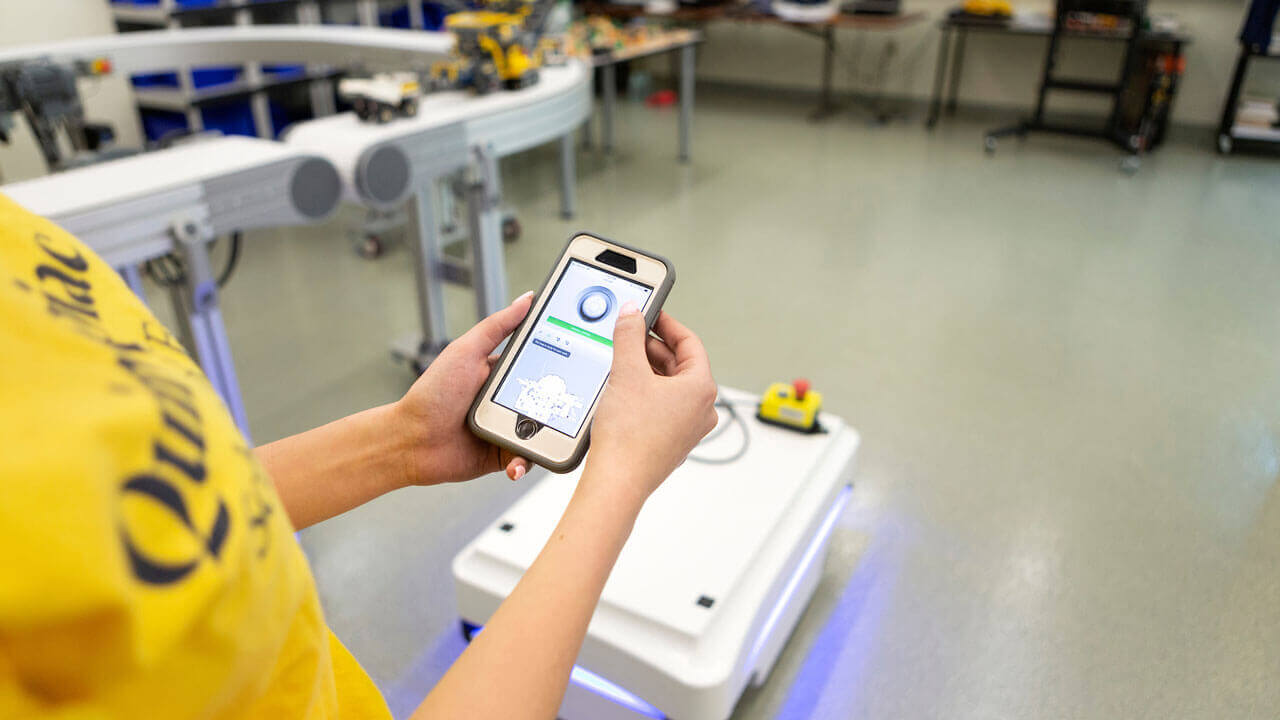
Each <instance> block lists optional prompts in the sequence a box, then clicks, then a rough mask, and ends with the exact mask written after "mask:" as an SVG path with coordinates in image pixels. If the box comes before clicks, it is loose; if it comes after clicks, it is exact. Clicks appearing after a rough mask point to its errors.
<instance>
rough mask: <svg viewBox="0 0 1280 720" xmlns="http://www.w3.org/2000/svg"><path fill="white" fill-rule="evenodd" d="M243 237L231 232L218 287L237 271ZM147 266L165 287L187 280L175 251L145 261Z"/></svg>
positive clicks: (148, 270)
mask: <svg viewBox="0 0 1280 720" xmlns="http://www.w3.org/2000/svg"><path fill="white" fill-rule="evenodd" d="M241 239H242V238H241V234H240V233H239V232H233V233H231V247H230V249H228V250H227V262H226V264H225V265H223V266H222V272H220V273H218V277H217V282H218V287H223V286H224V285H226V284H227V281H228V280H230V279H231V275H232V274H233V273H235V271H236V267H238V266H239V264H240V241H241ZM214 242H215V243H216V242H217V241H216V240H215V241H214ZM145 267H146V269H147V274H149V275H150V276H151V278H152V279H153V280H155V281H156V282H157V283H158V284H160V285H161V286H163V287H174V286H177V285H182V284H183V283H185V282H186V281H187V272H186V269H185V268H184V267H183V266H182V260H181V259H180V258H179V257H178V256H177V255H174V254H173V253H169V254H168V255H161V256H160V257H158V258H153V259H151V260H148V261H147V262H146V263H145Z"/></svg>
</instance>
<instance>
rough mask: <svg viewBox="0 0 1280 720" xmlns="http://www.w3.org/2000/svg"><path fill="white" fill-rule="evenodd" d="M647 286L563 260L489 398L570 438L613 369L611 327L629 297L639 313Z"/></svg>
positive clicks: (582, 263)
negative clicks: (514, 353)
mask: <svg viewBox="0 0 1280 720" xmlns="http://www.w3.org/2000/svg"><path fill="white" fill-rule="evenodd" d="M652 292H653V288H651V287H649V286H648V285H643V284H641V283H638V282H635V281H633V280H629V279H627V278H624V277H621V276H619V275H615V274H613V273H611V272H609V271H607V270H602V269H600V268H597V267H595V266H593V265H588V264H586V263H584V262H580V261H578V260H572V259H571V260H569V264H568V265H567V266H565V269H564V272H563V273H561V274H560V277H559V279H558V280H556V284H555V287H554V288H552V290H551V297H550V298H549V299H548V300H547V302H546V303H544V304H543V306H542V311H541V312H540V313H539V314H538V317H537V319H536V320H535V321H534V323H533V329H532V330H531V331H530V332H529V334H528V335H526V336H525V340H524V344H523V345H522V346H520V348H519V349H518V350H516V356H515V359H514V360H513V361H512V362H511V365H510V366H509V367H508V369H507V374H506V376H505V377H503V378H502V382H500V383H498V389H497V390H495V391H494V393H493V401H494V402H496V403H498V404H499V405H501V406H503V407H505V408H507V409H508V410H514V411H516V412H518V413H520V414H522V415H524V416H526V417H530V418H533V419H534V420H537V421H538V422H540V423H542V424H543V425H545V426H547V427H549V428H551V429H553V430H556V431H557V432H561V433H564V434H565V435H568V436H569V437H577V436H578V433H580V432H582V424H583V421H584V420H585V419H586V415H587V411H588V410H590V409H591V406H592V404H594V403H595V401H596V396H598V395H599V394H600V390H601V389H603V388H604V381H605V379H606V378H607V377H608V376H609V367H610V366H611V365H612V364H613V325H614V321H616V320H617V318H618V309H619V308H621V307H622V305H623V303H625V302H627V301H628V300H630V301H631V302H634V303H635V304H636V307H639V308H643V307H644V304H645V301H646V300H648V299H649V295H650V294H651V293H652Z"/></svg>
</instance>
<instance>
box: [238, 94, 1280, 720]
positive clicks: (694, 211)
mask: <svg viewBox="0 0 1280 720" xmlns="http://www.w3.org/2000/svg"><path fill="white" fill-rule="evenodd" d="M807 110H808V107H806V106H805V104H804V103H803V102H797V101H795V100H793V99H786V98H773V99H770V98H766V97H760V96H744V95H735V94H728V93H704V94H703V97H700V98H699V106H698V109H697V115H696V131H695V148H694V151H695V159H694V162H693V164H691V165H688V166H683V165H679V164H677V163H676V162H675V161H674V156H675V117H674V113H673V112H668V111H654V110H650V109H646V108H644V107H642V106H639V105H631V104H625V103H624V106H623V108H622V109H621V111H620V115H619V125H618V150H617V152H616V154H615V155H614V156H613V157H612V158H605V157H603V156H602V155H601V154H600V153H599V151H598V150H597V151H594V152H583V153H582V154H580V156H579V180H580V184H579V188H578V191H579V205H580V214H579V216H578V218H577V219H575V220H573V221H571V222H566V221H562V220H560V219H559V218H558V212H557V210H558V207H559V205H558V203H559V197H558V190H557V185H556V177H557V176H556V157H557V156H556V148H555V147H554V146H549V147H546V148H542V149H539V150H535V151H533V152H530V153H527V154H525V155H523V156H520V157H516V158H512V159H510V160H508V161H506V162H505V163H504V171H505V179H506V190H507V194H508V200H509V202H510V204H511V205H512V206H513V207H514V208H515V209H516V210H518V212H519V216H520V220H521V222H522V223H523V225H524V236H523V238H522V239H521V240H520V241H519V242H517V243H515V244H513V245H510V246H509V247H508V249H507V263H508V274H509V277H510V290H511V294H512V295H513V296H514V295H516V294H518V293H519V292H521V291H523V290H526V289H532V288H535V287H536V286H537V284H538V283H539V282H540V281H541V280H542V278H543V277H544V276H545V272H546V269H547V267H548V266H549V264H550V263H551V261H552V260H553V259H554V257H555V255H556V253H557V252H558V250H559V249H560V247H561V245H562V244H563V242H564V240H565V238H566V237H567V235H568V234H569V233H570V232H571V231H572V230H574V229H578V228H582V229H591V230H595V231H597V232H599V233H601V234H604V235H606V236H610V237H614V238H617V239H619V240H623V241H627V242H630V243H635V244H638V245H641V246H644V247H647V248H651V249H653V250H654V251H657V252H660V253H662V254H664V255H666V256H668V257H670V258H671V259H672V260H674V262H675V264H676V267H677V269H678V273H679V281H678V282H677V284H676V287H675V290H674V292H673V294H672V296H671V299H670V302H669V304H668V309H669V310H670V311H672V312H673V313H674V314H676V315H677V316H679V317H680V318H681V319H682V320H683V321H684V322H686V323H687V324H688V325H690V326H691V327H693V328H694V329H695V330H697V331H698V332H699V333H700V334H701V335H702V337H703V338H704V340H705V341H706V344H707V347H708V349H709V351H710V353H711V357H712V361H713V365H714V367H715V370H716V376H717V379H718V380H720V381H721V382H722V383H724V384H727V385H733V386H737V387H742V388H748V389H754V390H758V389H762V388H763V387H764V386H765V385H766V384H767V383H768V382H770V381H772V380H778V379H787V378H790V377H792V376H795V375H805V376H807V377H809V378H810V379H812V381H813V382H814V384H815V386H816V387H817V388H819V389H821V390H823V391H824V392H825V393H826V397H827V406H828V409H829V410H830V411H831V412H834V413H838V414H840V415H842V416H844V417H845V418H847V419H848V420H850V421H851V422H852V423H853V424H854V425H855V426H856V427H857V428H858V429H859V430H860V431H861V432H862V435H863V445H862V450H861V453H860V456H859V459H858V464H859V472H858V474H857V476H856V485H855V492H854V496H853V501H852V503H851V505H850V507H849V509H848V510H847V512H846V514H845V515H844V517H843V518H842V519H841V522H840V523H839V524H838V526H837V528H836V531H835V534H834V536H833V545H832V551H831V554H830V556H829V558H828V560H827V564H826V570H825V576H824V579H823V581H822V584H821V585H820V587H819V589H818V594H817V596H816V598H815V600H814V602H813V604H812V605H811V606H810V608H809V610H808V612H807V613H806V615H805V617H804V618H803V620H802V623H801V625H800V628H799V630H798V631H797V633H796V634H795V636H793V638H792V640H791V642H790V644H789V645H788V647H787V649H786V651H785V652H784V655H783V658H782V660H781V662H780V664H779V665H778V666H777V668H776V669H775V671H774V673H773V675H772V677H771V678H770V680H769V681H768V683H767V684H766V685H765V686H764V687H763V688H761V689H759V690H753V691H750V692H749V693H748V694H747V696H746V697H745V699H744V700H743V702H742V703H741V704H740V706H739V708H738V710H737V713H736V714H735V718H773V717H785V718H809V717H812V718H830V719H832V720H836V719H841V720H843V719H845V718H863V717H866V718H888V717H893V718H924V717H948V718H975V719H977V718H983V719H986V718H998V717H1010V718H1014V717H1017V718H1027V717H1046V718H1048V717H1053V718H1059V717H1072V718H1099V719H1102V718H1107V719H1110V718H1121V717H1126V718H1127V717H1159V718H1224V717H1231V718H1274V717H1277V716H1280V681H1278V678H1280V491H1278V490H1277V485H1276V479H1277V472H1280V456H1278V451H1277V442H1278V438H1280V280H1278V278H1280V202H1277V198H1278V197H1280V193H1278V191H1280V164H1277V163H1276V162H1275V161H1274V160H1272V159H1266V158H1248V157H1233V158H1229V159H1221V158H1219V157H1217V156H1215V155H1214V154H1213V153H1212V151H1211V149H1210V148H1209V146H1208V144H1207V142H1205V143H1201V144H1196V143H1192V142H1183V143H1178V142H1174V143H1173V144H1171V145H1170V146H1169V147H1167V148H1165V149H1163V150H1161V151H1160V152H1159V153H1158V154H1156V155H1155V156H1153V157H1151V158H1149V159H1148V161H1147V163H1146V165H1145V167H1144V168H1143V169H1142V171H1141V172H1140V173H1139V174H1138V175H1137V176H1134V177H1128V176H1125V175H1123V174H1122V173H1120V172H1119V171H1118V169H1117V166H1118V161H1119V157H1118V155H1117V154H1116V153H1115V151H1114V150H1112V149H1111V148H1109V147H1107V146H1104V145H1102V144H1098V143H1093V142H1088V141H1077V140H1066V139H1051V138H1039V137H1037V138H1034V139H1032V140H1030V141H1028V142H1027V143H1025V144H1024V145H1022V146H1018V145H1017V144H1016V143H1006V144H1005V145H1004V146H1003V147H1002V148H1001V151H1000V153H999V154H998V155H997V156H996V157H994V158H988V157H984V155H983V154H982V152H981V149H980V144H979V143H980V133H981V129H982V128H983V127H986V126H990V125H995V124H999V122H997V120H996V119H990V118H988V119H986V120H984V121H976V120H967V121H966V120H964V119H961V120H957V121H954V122H951V123H949V124H944V125H943V126H942V127H941V128H939V130H938V132H936V133H934V134H927V133H925V132H924V131H923V130H922V129H921V127H920V125H919V124H918V123H916V122H913V123H912V124H910V125H907V124H896V125H893V126H890V127H886V128H872V127H868V126H867V125H866V124H865V123H864V121H863V120H862V119H860V118H857V117H854V116H844V117H839V118H836V119H834V120H831V121H829V122H827V123H825V124H822V125H813V124H810V123H808V122H806V120H805V119H804V117H805V113H806V112H807ZM357 217H358V213H357V212H355V211H350V212H344V213H343V214H342V215H341V216H340V217H339V218H338V219H336V220H335V221H333V222H331V223H330V224H328V225H326V226H323V227H320V228H308V229H296V230H288V231H279V232H272V233H259V234H255V235H253V236H251V237H250V241H251V242H250V244H249V245H248V246H247V247H246V250H245V253H244V258H243V266H242V268H241V271H240V273H239V274H238V275H237V276H236V277H235V279H234V280H233V282H232V284H231V286H230V287H229V288H228V291H227V293H226V296H225V311H226V320H227V324H228V326H229V329H230V333H231V336H232V337H231V340H232V344H233V348H234V352H235V357H236V362H237V367H238V369H239V373H240V378H241V382H242V384H243V389H244V394H245V397H246V404H247V407H248V412H249V416H250V419H251V424H252V426H253V431H254V435H255V439H256V440H257V441H259V442H264V441H268V440H271V439H274V438H277V437H280V436H282V435H285V434H288V433H292V432H296V431H299V430H302V429H305V428H308V427H311V426H314V425H316V424H319V423H322V422H324V421H327V420H330V419H333V418H335V417H338V416H340V415H342V414H344V413H348V412H352V411H355V410H359V409H362V408H365V407H368V406H370V405H373V404H377V403H382V402H387V401H390V400H392V399H394V398H395V397H397V396H398V395H399V394H400V393H402V392H403V391H404V390H405V389H406V388H407V387H408V384H409V382H410V379H411V378H410V375H409V373H408V371H407V370H406V369H404V368H402V367H400V366H397V365H395V364H393V363H392V362H391V360H390V359H389V355H388V350H387V347H388V343H389V342H390V340H391V339H392V338H394V337H395V336H396V335H398V334H400V333H402V332H404V331H406V330H410V329H412V328H413V326H414V305H413V290H412V276H411V273H410V270H409V265H408V259H409V255H408V252H407V250H406V249H405V248H404V247H403V246H402V245H401V246H396V247H393V248H392V250H391V251H390V252H389V254H387V255H386V256H385V257H383V258H382V259H379V260H376V261H366V260H362V259H359V258H357V257H355V255H354V254H353V252H352V250H351V244H350V240H349V239H348V237H347V236H346V235H345V227H346V226H347V225H348V224H350V221H351V220H352V219H353V218H357ZM448 298H449V300H450V303H451V306H452V310H451V316H452V318H453V323H454V325H455V327H456V328H463V327H465V326H467V325H468V324H469V323H470V322H471V321H472V320H473V315H472V312H473V311H472V304H471V300H470V298H469V296H468V295H467V294H466V292H465V291H462V290H453V289H451V290H450V291H449V294H448ZM526 482H527V481H526ZM520 492H522V487H521V486H516V485H513V484H511V483H510V482H508V481H506V480H505V478H501V477H490V478H485V479H482V480H480V481H477V482H474V483H470V484H467V485H464V486H450V487H447V488H428V489H414V490H408V491H403V492H401V493H398V494H396V495H394V496H391V497H387V498H383V499H382V500H380V501H377V502H374V503H372V504H370V505H368V506H366V507H364V508H361V509H359V510H356V511H354V512H352V513H349V514H348V515H346V516H344V517H341V518H338V519H335V520H332V521H329V522H327V523H325V524H323V525H320V526H317V527H316V528H313V529H311V530H308V531H306V532H304V533H303V535H302V538H303V543H304V546H305V548H306V550H307V553H308V555H309V556H310V557H311V559H312V562H313V567H314V570H315V574H316V577H317V580H318V582H319V585H320V590H321V594H322V597H323V600H324V604H325V609H326V612H327V614H328V617H329V620H330V623H331V624H332V626H333V627H334V629H335V631H336V632H337V633H338V635H339V636H340V637H342V638H343V640H344V641H345V642H346V643H347V645H348V646H349V647H350V648H351V650H352V651H353V652H354V653H355V655H356V656H357V657H358V658H359V659H360V660H361V662H362V663H363V664H364V665H365V667H366V668H367V669H368V670H369V672H370V673H371V674H372V675H373V677H374V679H375V680H376V681H377V682H378V684H379V685H380V686H381V687H382V688H383V690H384V692H386V693H387V695H388V699H389V701H390V703H391V705H392V707H393V709H394V710H395V712H396V714H397V715H398V716H403V715H406V714H407V713H408V712H409V711H410V710H411V708H412V707H413V706H414V705H415V704H416V702H417V701H418V700H419V699H420V698H421V696H422V694H423V693H424V692H425V691H426V690H427V689H428V688H429V687H430V685H431V683H432V682H434V681H435V680H436V679H437V678H438V677H439V676H440V675H441V674H442V673H443V671H444V669H445V668H446V667H447V666H448V664H449V662H450V661H451V660H452V659H453V658H454V657H456V655H457V653H458V652H460V651H461V647H462V645H461V641H460V639H459V638H458V636H457V632H456V626H455V624H454V623H455V620H456V608H455V604H454V600H453V588H452V581H451V575H450V570H449V561H450V559H451V558H452V556H453V555H454V554H455V553H456V552H457V551H458V550H459V549H460V548H461V547H462V545H463V544H464V543H465V542H466V541H467V540H469V539H470V538H471V537H472V536H474V535H475V534H476V533H477V532H479V530H480V529H481V528H482V527H484V526H485V525H486V524H487V523H489V522H490V521H492V520H493V519H494V518H495V517H496V516H497V514H498V513H499V512H500V511H501V509H502V508H503V507H504V506H505V505H506V504H508V503H509V502H511V501H512V500H513V499H514V498H515V497H516V496H517V495H518V494H519V493H520ZM531 671H533V672H536V668H531Z"/></svg>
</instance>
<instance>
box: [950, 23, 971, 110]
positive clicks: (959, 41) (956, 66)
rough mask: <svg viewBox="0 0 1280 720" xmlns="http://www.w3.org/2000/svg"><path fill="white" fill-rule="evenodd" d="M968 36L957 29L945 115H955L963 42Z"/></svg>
mask: <svg viewBox="0 0 1280 720" xmlns="http://www.w3.org/2000/svg"><path fill="white" fill-rule="evenodd" d="M968 36H969V31H968V30H966V29H965V28H957V33H956V50H955V60H954V61H953V62H952V63H951V92H950V94H949V95H948V96H947V114H948V115H955V114H956V97H957V96H958V95H959V94H960V69H961V68H963V67H964V41H965V38H967V37H968Z"/></svg>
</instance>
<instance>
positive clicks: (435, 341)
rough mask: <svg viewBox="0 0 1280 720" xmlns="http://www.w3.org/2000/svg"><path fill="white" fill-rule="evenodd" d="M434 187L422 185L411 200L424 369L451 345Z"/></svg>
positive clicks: (419, 354)
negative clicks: (446, 314) (446, 316)
mask: <svg viewBox="0 0 1280 720" xmlns="http://www.w3.org/2000/svg"><path fill="white" fill-rule="evenodd" d="M435 186H436V184H435V182H434V181H432V182H429V183H427V184H425V185H421V186H419V187H418V189H417V190H416V191H415V192H414V193H413V195H412V196H411V197H410V198H409V227H410V228H412V230H413V231H414V233H416V235H417V237H415V238H413V239H412V240H411V241H410V242H409V246H410V248H411V249H412V250H413V281H414V289H415V290H416V291H417V299H418V327H419V330H420V331H421V333H422V336H421V338H420V339H419V343H418V347H417V352H416V355H417V359H418V362H419V363H420V364H421V366H423V367H425V366H426V365H428V364H429V363H430V362H431V360H433V359H435V357H436V356H437V355H439V354H440V351H442V350H444V346H445V345H448V344H449V329H448V325H447V320H446V319H445V314H444V278H443V277H442V276H441V268H442V266H443V262H444V249H443V247H442V246H441V242H440V222H439V218H438V217H437V215H436V204H435V199H436V198H435V195H436V193H435V190H436V187H435Z"/></svg>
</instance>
